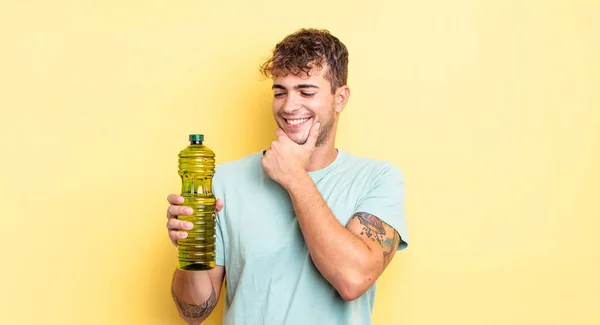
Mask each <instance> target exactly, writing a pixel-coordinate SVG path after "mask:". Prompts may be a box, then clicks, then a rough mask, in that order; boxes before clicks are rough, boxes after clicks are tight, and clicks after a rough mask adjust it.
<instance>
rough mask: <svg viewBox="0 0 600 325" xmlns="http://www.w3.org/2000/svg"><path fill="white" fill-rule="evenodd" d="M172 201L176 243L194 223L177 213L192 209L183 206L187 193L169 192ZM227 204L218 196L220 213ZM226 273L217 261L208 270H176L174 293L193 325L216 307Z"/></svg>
mask: <svg viewBox="0 0 600 325" xmlns="http://www.w3.org/2000/svg"><path fill="white" fill-rule="evenodd" d="M167 200H168V201H169V203H170V204H171V205H170V206H169V208H168V209H167V230H168V233H169V238H170V239H171V242H172V243H173V245H175V246H177V240H178V239H181V238H185V237H187V232H186V230H189V229H192V224H191V223H189V222H186V221H183V220H178V219H177V216H186V215H190V214H191V213H192V210H191V209H190V208H189V207H185V206H181V205H180V204H182V203H183V197H181V196H180V195H176V194H171V195H169V196H168V198H167ZM222 208H223V202H222V201H221V200H220V199H217V202H216V211H217V213H218V212H219V211H221V209H222ZM224 277H225V268H224V267H223V266H220V265H217V266H215V268H213V269H211V270H208V271H182V270H179V269H176V270H175V273H174V274H173V281H172V283H171V295H172V296H173V300H174V301H175V305H176V306H177V310H178V311H179V315H180V316H181V317H182V318H183V319H184V320H185V321H186V322H187V323H188V324H191V325H196V324H200V323H201V322H202V321H204V320H205V319H206V318H208V316H209V315H210V313H211V312H212V311H213V309H214V308H215V306H216V305H217V302H218V301H219V295H220V294H221V286H222V284H223V279H224Z"/></svg>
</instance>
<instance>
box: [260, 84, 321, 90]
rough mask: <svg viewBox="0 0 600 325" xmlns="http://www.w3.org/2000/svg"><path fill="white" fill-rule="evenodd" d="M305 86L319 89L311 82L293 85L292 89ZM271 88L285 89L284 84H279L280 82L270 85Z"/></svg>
mask: <svg viewBox="0 0 600 325" xmlns="http://www.w3.org/2000/svg"><path fill="white" fill-rule="evenodd" d="M307 88H317V89H319V87H317V86H316V85H313V84H299V85H295V86H294V89H307ZM271 89H283V90H286V89H285V87H284V86H282V85H280V84H274V85H273V87H271Z"/></svg>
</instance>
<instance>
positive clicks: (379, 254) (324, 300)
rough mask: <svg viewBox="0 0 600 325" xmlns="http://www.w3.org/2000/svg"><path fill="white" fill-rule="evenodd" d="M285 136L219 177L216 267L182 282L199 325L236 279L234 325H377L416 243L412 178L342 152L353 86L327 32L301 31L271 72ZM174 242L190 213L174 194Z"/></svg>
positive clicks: (229, 313)
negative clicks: (378, 288)
mask: <svg viewBox="0 0 600 325" xmlns="http://www.w3.org/2000/svg"><path fill="white" fill-rule="evenodd" d="M261 71H262V72H263V74H265V76H268V77H271V78H272V79H273V86H272V88H273V93H274V97H273V116H274V118H275V121H276V122H277V125H278V126H279V128H278V129H277V130H276V132H275V133H276V136H277V138H276V140H275V141H273V142H272V143H271V146H270V148H268V149H267V150H263V151H260V152H257V153H254V154H251V155H249V156H246V157H244V158H242V159H239V160H236V161H232V162H228V163H223V164H221V165H219V166H218V167H217V169H216V173H215V176H214V179H213V192H214V195H215V197H217V198H218V200H217V211H218V214H217V239H216V245H217V246H216V249H217V251H216V264H217V266H216V267H215V268H214V269H212V270H209V271H180V270H176V272H175V274H174V276H173V284H172V292H173V298H174V300H175V303H176V305H177V308H178V310H179V312H180V315H181V316H182V317H183V318H184V319H185V320H186V321H187V322H188V323H189V324H199V323H200V322H202V321H203V320H204V319H206V317H208V315H209V314H210V312H211V311H212V310H213V308H214V306H215V304H216V302H217V301H218V299H219V295H220V293H221V292H220V290H221V284H222V282H223V279H224V276H225V273H227V281H226V287H227V297H226V299H225V313H224V319H223V322H224V324H268V325H270V324H278V325H279V324H303V325H304V324H311V325H312V324H327V325H332V324H370V323H371V311H372V308H373V301H374V296H375V286H374V284H375V281H376V280H377V278H378V277H379V276H380V275H381V274H382V272H383V270H384V269H385V268H386V266H387V265H388V264H389V263H390V261H391V260H392V258H393V256H394V253H395V252H396V251H397V250H400V249H403V248H405V247H406V246H407V238H406V218H405V213H404V180H403V177H402V175H401V173H400V171H399V170H398V169H397V168H396V167H395V166H393V165H392V164H390V163H387V162H384V161H377V160H373V159H366V158H359V157H356V156H354V155H352V154H350V153H348V152H345V151H343V150H340V149H337V148H336V147H335V145H334V143H335V135H336V129H337V125H338V118H339V114H340V113H341V112H342V111H343V109H344V107H345V106H346V103H347V102H348V98H349V97H350V89H349V87H348V86H347V85H346V81H347V75H348V72H347V71H348V52H347V50H346V47H345V46H344V45H343V44H342V43H341V42H340V41H339V40H338V39H337V38H336V37H334V36H333V35H331V34H330V33H329V32H327V31H324V30H315V29H309V30H305V29H303V30H300V31H297V32H296V33H294V34H291V35H289V36H287V37H286V38H285V39H283V41H282V42H280V43H279V44H277V46H276V47H275V49H274V51H273V57H272V58H271V59H269V60H268V61H267V62H265V63H264V65H263V66H262V68H261ZM168 201H169V203H170V204H171V205H170V206H169V208H168V212H167V217H168V222H167V228H168V230H169V236H170V238H171V240H172V241H173V243H174V244H176V243H177V239H179V238H184V237H185V236H186V232H185V231H186V230H188V229H191V224H187V223H186V222H184V221H181V220H178V219H177V216H178V215H189V214H190V213H191V209H189V208H187V207H183V206H180V204H181V203H182V202H183V198H182V197H180V196H178V195H174V194H171V195H169V198H168Z"/></svg>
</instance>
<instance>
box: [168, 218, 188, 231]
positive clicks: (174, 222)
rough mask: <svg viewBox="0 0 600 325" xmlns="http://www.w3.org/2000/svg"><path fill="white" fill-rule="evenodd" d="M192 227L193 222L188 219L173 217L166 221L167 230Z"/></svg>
mask: <svg viewBox="0 0 600 325" xmlns="http://www.w3.org/2000/svg"><path fill="white" fill-rule="evenodd" d="M192 228H194V224H193V223H191V222H189V221H183V220H178V219H175V218H171V219H169V221H167V229H169V230H190V229H192Z"/></svg>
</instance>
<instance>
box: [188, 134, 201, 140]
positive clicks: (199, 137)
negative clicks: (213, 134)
mask: <svg viewBox="0 0 600 325" xmlns="http://www.w3.org/2000/svg"><path fill="white" fill-rule="evenodd" d="M190 141H204V134H190Z"/></svg>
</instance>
